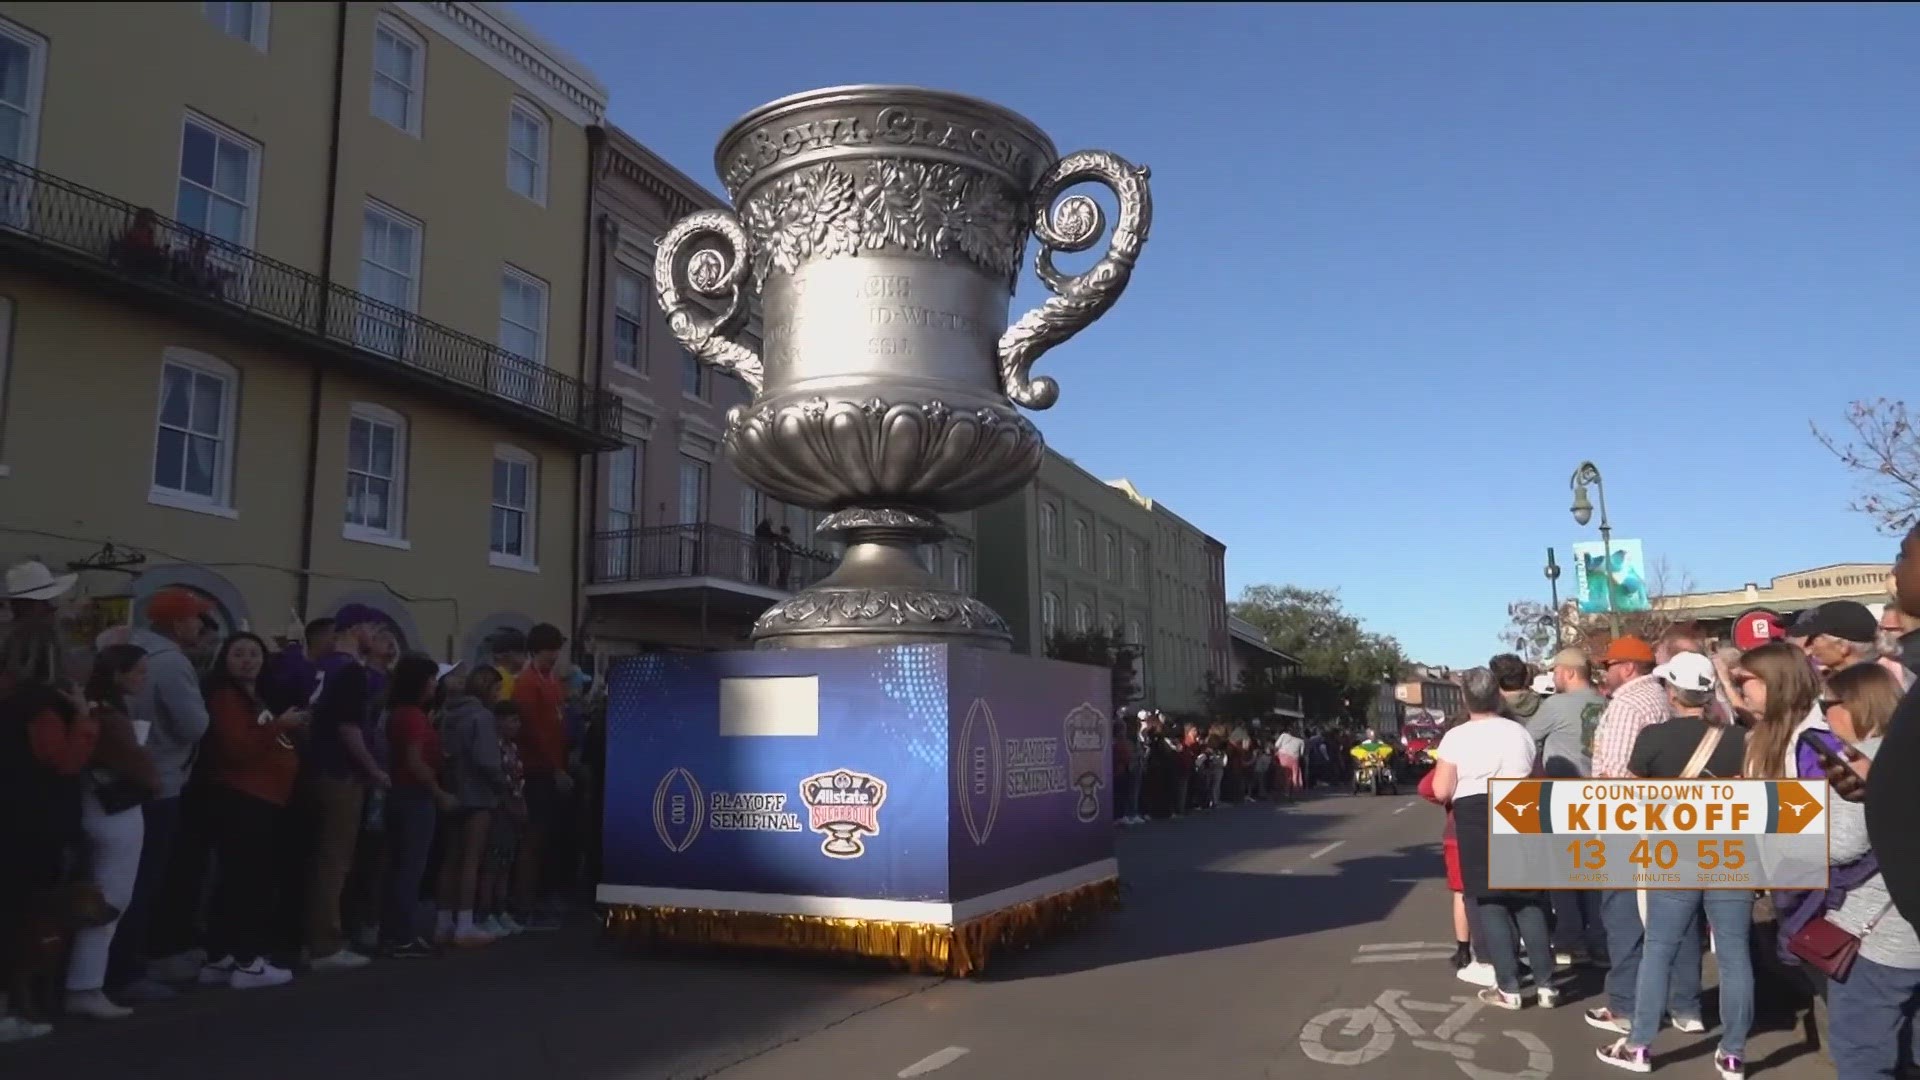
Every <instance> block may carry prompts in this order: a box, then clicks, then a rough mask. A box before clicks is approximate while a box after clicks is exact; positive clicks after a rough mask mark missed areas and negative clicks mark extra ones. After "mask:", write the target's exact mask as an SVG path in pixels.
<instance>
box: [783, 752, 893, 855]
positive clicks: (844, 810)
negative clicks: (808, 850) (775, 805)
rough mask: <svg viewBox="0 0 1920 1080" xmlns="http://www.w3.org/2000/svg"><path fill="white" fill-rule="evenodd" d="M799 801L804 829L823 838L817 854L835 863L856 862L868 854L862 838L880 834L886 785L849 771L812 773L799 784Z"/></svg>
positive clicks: (860, 773)
mask: <svg viewBox="0 0 1920 1080" xmlns="http://www.w3.org/2000/svg"><path fill="white" fill-rule="evenodd" d="M800 801H801V802H802V803H805V804H806V807H807V827H808V828H810V829H812V830H813V831H814V832H817V833H819V834H820V835H822V836H824V837H826V839H825V840H823V841H821V842H820V850H821V851H822V852H824V853H825V854H827V855H829V856H832V857H833V858H836V859H857V858H859V857H860V856H862V855H865V854H866V853H867V848H866V845H865V844H863V843H862V842H861V840H860V838H861V836H863V835H865V836H873V835H874V834H876V833H878V832H879V831H880V806H881V804H882V803H884V802H886V801H887V782H886V781H884V780H882V779H880V778H879V777H877V776H871V775H868V774H867V773H863V772H855V771H854V770H852V769H836V770H834V771H833V772H824V773H815V774H814V775H812V776H809V777H807V778H806V779H805V780H802V781H800Z"/></svg>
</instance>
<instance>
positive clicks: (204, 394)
mask: <svg viewBox="0 0 1920 1080" xmlns="http://www.w3.org/2000/svg"><path fill="white" fill-rule="evenodd" d="M239 392H240V373H239V372H237V371H235V370H234V369H233V368H232V367H230V366H228V365H227V364H226V363H224V362H222V361H220V360H216V359H214V358H213V357H211V356H207V355H205V354H204V353H196V352H192V351H189V350H187V349H168V350H167V351H166V353H165V354H164V356H163V358H162V360H161V362H160V418H159V425H158V430H157V432H156V433H155V436H154V446H153V488H152V492H151V498H152V499H153V501H155V502H159V503H162V504H164V505H167V506H177V507H181V508H183V509H188V510H211V511H223V510H231V509H232V508H233V437H234V417H235V404H236V403H235V399H236V398H237V397H239Z"/></svg>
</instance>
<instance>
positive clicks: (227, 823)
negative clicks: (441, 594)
mask: <svg viewBox="0 0 1920 1080" xmlns="http://www.w3.org/2000/svg"><path fill="white" fill-rule="evenodd" d="M266 661H267V647H266V643H265V642H263V641H261V640H260V638H259V637H258V636H257V635H254V634H250V633H246V632H241V633H238V634H235V635H233V636H232V637H230V638H228V639H227V641H226V644H225V645H223V646H221V648H220V652H219V655H218V656H216V657H215V659H214V663H213V672H212V673H211V674H209V675H208V676H207V680H206V695H207V713H208V715H209V716H210V717H211V718H212V723H211V725H210V727H209V728H208V731H207V741H206V746H205V749H204V752H205V755H206V756H205V765H204V766H203V767H204V769H205V770H206V785H207V786H206V792H205V794H206V808H207V811H208V813H207V815H206V820H207V822H208V824H209V825H210V826H211V828H212V831H213V836H212V840H213V849H214V852H215V864H216V866H217V870H216V872H215V875H214V881H213V905H212V910H211V912H210V917H209V918H208V920H207V925H208V927H209V930H210V934H209V936H210V937H211V938H212V940H210V941H209V942H208V943H207V944H208V949H207V956H208V958H209V962H208V963H207V964H206V966H204V967H202V968H201V969H200V978H199V981H200V985H202V986H225V987H230V988H232V989H235V990H259V989H264V988H266V987H272V986H284V985H285V984H287V983H289V982H291V981H293V973H292V972H291V971H288V970H287V969H286V968H283V967H278V966H276V965H274V964H272V963H270V962H268V960H267V958H266V953H267V950H268V948H269V946H270V943H271V940H272V934H273V913H274V911H275V910H276V907H277V903H276V900H277V897H276V893H277V892H278V881H277V873H276V861H275V860H276V858H277V852H276V850H275V845H276V842H277V841H278V839H279V836H280V829H281V819H282V817H283V816H284V815H285V813H286V807H287V804H288V803H289V802H291V801H292V799H293V785H294V781H295V779H296V778H297V777H298V775H299V772H300V753H299V750H298V749H297V744H296V742H295V739H296V738H298V737H300V736H301V735H303V734H304V733H305V731H306V728H307V713H306V711H305V707H304V706H302V705H290V706H288V707H286V708H283V709H281V710H280V711H279V712H278V713H277V714H276V713H275V712H274V711H273V710H272V709H271V708H269V707H268V705H267V700H266V693H265V691H264V688H263V687H262V686H261V671H262V669H264V668H265V666H266Z"/></svg>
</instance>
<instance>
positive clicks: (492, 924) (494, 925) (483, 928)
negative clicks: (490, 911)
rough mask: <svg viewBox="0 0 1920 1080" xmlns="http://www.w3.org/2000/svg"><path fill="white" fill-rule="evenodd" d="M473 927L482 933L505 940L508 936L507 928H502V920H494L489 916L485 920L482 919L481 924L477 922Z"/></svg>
mask: <svg viewBox="0 0 1920 1080" xmlns="http://www.w3.org/2000/svg"><path fill="white" fill-rule="evenodd" d="M473 925H474V927H475V928H476V929H478V930H479V931H480V932H481V933H484V934H490V935H492V936H493V937H496V938H503V937H506V936H507V928H506V927H504V926H501V925H500V920H499V919H496V918H494V917H493V916H491V915H489V916H487V917H486V918H484V919H481V920H480V921H479V922H476V923H474V924H473Z"/></svg>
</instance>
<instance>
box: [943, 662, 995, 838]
mask: <svg viewBox="0 0 1920 1080" xmlns="http://www.w3.org/2000/svg"><path fill="white" fill-rule="evenodd" d="M1001 771H1002V770H1001V757H1000V725H998V724H996V723H994V720H993V708H992V706H989V705H988V704H987V702H986V699H985V698H975V699H974V701H973V705H972V706H970V707H969V708H968V709H967V718H966V719H965V720H964V721H962V722H961V724H960V738H959V739H958V740H956V741H955V743H954V754H953V772H954V777H953V792H954V797H955V798H956V799H958V800H959V803H960V823H961V824H962V825H965V826H966V827H967V835H968V836H971V837H973V843H974V846H976V847H978V846H979V845H981V844H984V843H986V842H987V837H989V836H992V835H993V822H994V819H995V818H997V817H999V816H1000V778H1001Z"/></svg>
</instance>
